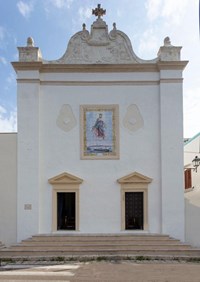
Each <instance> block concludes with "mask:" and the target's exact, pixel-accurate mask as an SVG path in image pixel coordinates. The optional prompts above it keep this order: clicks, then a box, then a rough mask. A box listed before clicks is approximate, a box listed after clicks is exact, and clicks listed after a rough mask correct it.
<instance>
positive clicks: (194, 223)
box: [185, 188, 200, 247]
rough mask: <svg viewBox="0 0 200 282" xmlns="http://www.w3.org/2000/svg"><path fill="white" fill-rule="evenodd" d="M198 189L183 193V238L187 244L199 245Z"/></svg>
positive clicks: (199, 210) (199, 203)
mask: <svg viewBox="0 0 200 282" xmlns="http://www.w3.org/2000/svg"><path fill="white" fill-rule="evenodd" d="M199 218H200V189H199V188H194V190H193V191H191V192H186V193H185V239H186V242H188V243H189V244H191V245H193V246H196V247H200V224H199Z"/></svg>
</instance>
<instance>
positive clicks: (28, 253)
mask: <svg viewBox="0 0 200 282" xmlns="http://www.w3.org/2000/svg"><path fill="white" fill-rule="evenodd" d="M0 254H1V257H4V258H5V257H11V258H14V257H20V258H23V257H29V256H30V257H38V258H39V257H54V258H56V257H73V256H82V255H84V256H109V255H113V256H114V255H115V256H117V255H127V256H128V255H131V256H148V255H151V256H160V255H162V256H167V257H169V256H172V257H173V256H180V257H183V256H193V257H194V256H195V257H200V250H169V249H161V250H141V249H140V248H139V249H135V250H127V249H126V250H123V249H116V250H113V249H102V250H96V249H93V250H87V249H85V250H81V251H80V250H73V251H58V250H57V251H51V250H45V251H44V250H40V251H36V250H35V251H24V250H23V251H15V252H13V251H12V250H11V251H9V250H7V251H1V253H0Z"/></svg>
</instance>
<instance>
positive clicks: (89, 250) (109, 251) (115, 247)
mask: <svg viewBox="0 0 200 282" xmlns="http://www.w3.org/2000/svg"><path fill="white" fill-rule="evenodd" d="M91 255H92V256H107V255H108V256H109V255H118V256H119V255H142V256H145V255H153V256H157V255H162V256H165V255H168V256H174V255H176V256H199V257H200V249H195V248H192V247H191V246H189V245H187V244H183V243H181V242H180V241H179V240H175V239H173V238H170V237H169V236H167V235H155V234H154V235H152V234H145V235H144V234H142V235H139V234H136V235H135V234H134V235H133V234H131V235H130V234H125V235H124V234H123V235H88V236H87V235H83V236H82V235H76V236H75V235H71V234H70V235H67V234H66V235H63V234H62V235H61V234H59V235H57V234H56V235H55V234H53V235H52V234H50V235H36V236H33V237H32V238H29V239H27V240H23V241H22V243H20V244H17V245H14V246H11V247H9V248H4V249H1V250H0V257H20V256H21V257H29V256H31V257H44V256H48V257H59V256H68V257H70V256H72V257H73V256H91Z"/></svg>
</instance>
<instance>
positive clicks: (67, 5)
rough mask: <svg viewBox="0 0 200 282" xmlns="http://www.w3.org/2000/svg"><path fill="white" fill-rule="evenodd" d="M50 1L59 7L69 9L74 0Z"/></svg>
mask: <svg viewBox="0 0 200 282" xmlns="http://www.w3.org/2000/svg"><path fill="white" fill-rule="evenodd" d="M50 3H51V4H52V5H54V6H55V7H56V8H58V9H63V8H67V9H69V8H70V7H71V4H72V3H73V0H51V1H50Z"/></svg>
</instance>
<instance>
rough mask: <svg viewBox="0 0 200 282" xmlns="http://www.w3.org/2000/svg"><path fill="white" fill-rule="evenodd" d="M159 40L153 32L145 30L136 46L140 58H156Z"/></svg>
mask: <svg viewBox="0 0 200 282" xmlns="http://www.w3.org/2000/svg"><path fill="white" fill-rule="evenodd" d="M159 43H160V38H159V37H158V36H157V35H156V32H155V30H153V29H148V30H146V31H145V32H144V33H143V34H142V36H141V38H140V43H139V46H138V55H139V57H141V58H145V59H153V58H155V57H156V56H157V51H158V49H159ZM155 52H156V53H155Z"/></svg>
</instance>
